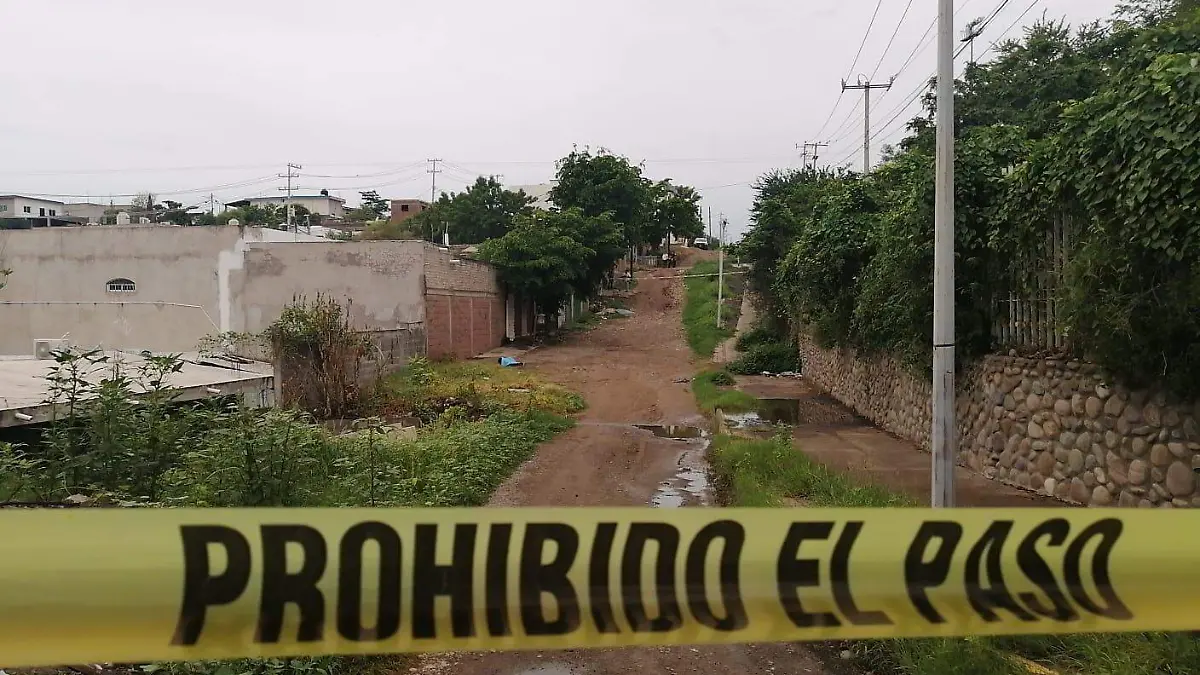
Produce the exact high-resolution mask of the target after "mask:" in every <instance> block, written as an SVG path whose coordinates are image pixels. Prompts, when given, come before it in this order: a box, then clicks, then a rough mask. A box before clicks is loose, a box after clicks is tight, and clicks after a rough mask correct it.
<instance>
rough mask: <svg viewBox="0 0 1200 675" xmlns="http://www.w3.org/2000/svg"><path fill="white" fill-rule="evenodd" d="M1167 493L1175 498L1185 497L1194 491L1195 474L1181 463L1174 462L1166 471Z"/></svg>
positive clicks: (1190, 468)
mask: <svg viewBox="0 0 1200 675" xmlns="http://www.w3.org/2000/svg"><path fill="white" fill-rule="evenodd" d="M1166 483H1167V485H1166V487H1167V491H1168V492H1170V493H1171V494H1172V495H1173V496H1175V497H1187V496H1188V495H1190V494H1192V493H1193V492H1195V490H1196V473H1195V472H1194V471H1192V467H1191V466H1188V465H1187V464H1184V463H1183V462H1175V463H1174V464H1172V465H1171V468H1169V469H1167V481H1166Z"/></svg>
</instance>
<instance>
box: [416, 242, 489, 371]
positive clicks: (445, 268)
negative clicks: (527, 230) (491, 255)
mask: <svg viewBox="0 0 1200 675" xmlns="http://www.w3.org/2000/svg"><path fill="white" fill-rule="evenodd" d="M424 278H425V334H426V354H427V355H428V356H429V357H430V358H434V359H438V358H459V359H462V358H470V357H472V356H476V355H478V354H481V353H483V352H486V351H488V350H490V349H493V348H495V347H499V346H500V344H501V343H502V342H503V341H504V310H505V302H504V291H503V289H502V288H501V286H500V283H499V281H498V280H497V278H496V271H495V270H494V269H493V268H492V266H491V265H488V264H486V263H481V262H476V261H473V260H459V259H456V258H453V257H452V256H451V255H450V253H448V252H446V251H442V250H441V249H439V248H438V247H436V246H433V245H426V247H425V277H424Z"/></svg>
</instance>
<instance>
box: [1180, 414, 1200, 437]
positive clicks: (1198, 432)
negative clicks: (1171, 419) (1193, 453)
mask: <svg viewBox="0 0 1200 675" xmlns="http://www.w3.org/2000/svg"><path fill="white" fill-rule="evenodd" d="M1183 435H1184V437H1185V438H1187V439H1188V440H1194V439H1197V438H1200V424H1196V418H1195V417H1189V418H1187V419H1185V420H1183Z"/></svg>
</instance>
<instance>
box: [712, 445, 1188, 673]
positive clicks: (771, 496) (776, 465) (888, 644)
mask: <svg viewBox="0 0 1200 675" xmlns="http://www.w3.org/2000/svg"><path fill="white" fill-rule="evenodd" d="M710 452H711V461H712V467H713V473H714V474H715V476H716V484H717V486H718V487H719V488H720V490H721V493H722V496H723V498H724V499H725V500H727V502H728V503H729V504H730V505H732V506H762V507H777V506H782V505H784V504H785V503H786V502H787V500H789V499H798V500H802V501H803V502H804V503H806V504H809V505H812V506H817V507H822V506H824V507H884V508H886V507H903V506H914V505H915V502H914V501H913V500H912V499H910V498H908V497H907V496H904V495H899V494H896V493H893V492H891V491H890V490H888V489H886V488H884V487H881V486H877V485H870V484H862V483H860V482H857V481H855V480H854V479H853V478H852V477H850V476H848V475H847V474H844V473H842V472H839V471H835V470H833V469H830V468H829V467H827V466H825V465H824V464H820V463H818V462H814V461H813V460H811V459H809V458H808V457H807V456H805V455H804V454H803V453H802V452H800V451H799V449H797V448H796V447H795V446H794V444H793V443H792V441H791V438H790V437H789V436H787V435H780V436H777V437H775V438H772V439H766V440H756V439H746V438H738V437H733V436H726V435H721V436H717V437H716V438H714V440H713V445H712V447H711V451H710ZM841 648H846V649H850V650H851V651H852V652H854V654H855V656H856V659H857V660H858V662H859V663H860V665H862V666H863V667H865V668H866V669H868V670H870V671H872V672H875V673H904V674H906V675H1028V674H1029V670H1028V668H1026V667H1025V666H1024V665H1022V664H1021V663H1020V661H1019V659H1016V658H1014V657H1013V655H1020V656H1021V657H1023V658H1026V659H1029V660H1031V661H1034V662H1035V663H1038V664H1041V665H1044V666H1047V667H1049V668H1052V669H1055V670H1058V671H1060V672H1064V673H1080V674H1082V673H1087V674H1089V675H1091V674H1100V673H1103V674H1107V675H1200V640H1198V639H1196V638H1195V637H1192V636H1191V635H1188V634H1183V633H1174V634H1166V633H1150V634H1144V633H1107V634H1077V635H1033V636H1015V637H996V638H993V637H973V638H965V639H962V638H928V639H901V640H863V641H857V642H850V643H844V644H842V645H839V646H838V649H841Z"/></svg>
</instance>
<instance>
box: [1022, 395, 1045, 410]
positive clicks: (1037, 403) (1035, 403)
mask: <svg viewBox="0 0 1200 675" xmlns="http://www.w3.org/2000/svg"><path fill="white" fill-rule="evenodd" d="M1025 407H1026V408H1028V409H1029V412H1036V411H1037V410H1039V409H1041V407H1042V397H1041V396H1038V395H1037V394H1030V395H1029V396H1026V397H1025Z"/></svg>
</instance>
